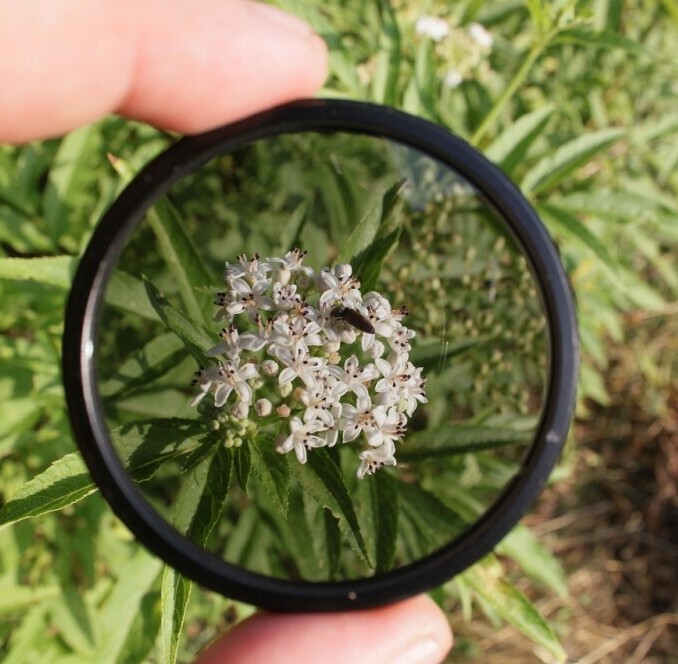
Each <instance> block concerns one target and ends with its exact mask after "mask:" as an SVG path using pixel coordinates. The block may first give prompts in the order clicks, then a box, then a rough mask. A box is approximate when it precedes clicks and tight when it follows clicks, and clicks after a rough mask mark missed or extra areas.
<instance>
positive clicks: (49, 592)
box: [0, 579, 61, 617]
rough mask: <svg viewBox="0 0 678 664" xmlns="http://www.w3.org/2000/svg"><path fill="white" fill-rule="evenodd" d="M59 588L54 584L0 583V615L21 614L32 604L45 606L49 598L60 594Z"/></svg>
mask: <svg viewBox="0 0 678 664" xmlns="http://www.w3.org/2000/svg"><path fill="white" fill-rule="evenodd" d="M60 593H61V588H60V587H59V586H58V585H56V584H54V585H41V586H34V587H33V588H30V587H28V586H25V585H24V586H16V585H11V586H9V584H7V583H5V582H4V579H3V582H2V583H0V617H4V616H12V615H19V614H20V615H23V614H25V613H26V611H27V610H28V609H29V608H30V607H31V606H34V605H38V606H47V603H48V601H49V600H51V599H53V598H56V597H58V596H59V595H60Z"/></svg>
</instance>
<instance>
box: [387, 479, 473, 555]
mask: <svg viewBox="0 0 678 664" xmlns="http://www.w3.org/2000/svg"><path fill="white" fill-rule="evenodd" d="M397 488H398V496H399V503H398V504H399V506H400V509H401V511H402V514H403V516H406V517H407V518H408V519H409V520H410V521H411V522H412V523H414V524H416V526H417V528H418V529H419V530H420V531H421V533H422V534H423V535H424V536H425V537H426V539H427V540H428V541H429V542H430V543H431V544H432V545H434V546H442V545H443V544H446V543H447V542H449V541H450V539H451V538H452V537H456V536H457V535H459V533H461V531H462V530H464V528H466V521H465V520H464V519H462V518H461V516H459V514H457V513H456V512H455V511H453V510H452V509H450V508H449V507H448V506H447V505H446V504H445V503H443V502H442V501H441V500H440V499H439V498H438V497H437V496H435V495H434V494H432V493H430V492H429V491H426V490H425V489H423V488H422V487H420V486H419V485H417V484H407V483H405V482H398V484H397Z"/></svg>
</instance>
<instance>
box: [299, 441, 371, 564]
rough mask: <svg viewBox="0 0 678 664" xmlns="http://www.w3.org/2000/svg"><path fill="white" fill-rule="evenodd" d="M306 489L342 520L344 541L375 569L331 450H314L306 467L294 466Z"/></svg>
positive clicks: (351, 501)
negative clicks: (329, 452) (330, 453)
mask: <svg viewBox="0 0 678 664" xmlns="http://www.w3.org/2000/svg"><path fill="white" fill-rule="evenodd" d="M293 467H294V468H295V470H296V472H297V477H298V478H299V482H300V483H301V486H302V489H303V490H304V491H305V492H307V493H308V494H309V495H310V496H311V497H312V498H313V499H314V500H315V501H316V502H317V503H318V504H319V505H320V506H321V507H327V508H328V509H329V510H330V511H331V512H332V514H333V515H334V516H335V517H336V518H337V519H338V520H339V528H340V530H341V532H342V535H343V536H344V538H345V539H346V540H347V541H348V543H349V544H350V545H351V547H352V548H353V549H354V550H355V551H356V553H358V554H359V555H360V556H361V557H362V559H363V560H364V561H365V562H366V563H367V564H368V565H370V567H372V563H371V562H370V559H369V555H368V553H367V548H366V546H365V541H364V539H363V536H362V533H361V532H360V524H359V523H358V516H357V513H356V509H355V505H354V503H353V499H352V498H351V496H350V494H349V492H348V489H347V488H346V484H345V483H344V478H343V477H342V475H341V470H340V469H339V466H337V464H336V463H335V462H334V460H333V459H332V457H331V456H330V455H329V454H328V452H327V450H325V449H323V448H319V449H316V450H312V452H311V453H310V454H309V455H308V462H307V463H306V464H305V465H302V464H294V466H293Z"/></svg>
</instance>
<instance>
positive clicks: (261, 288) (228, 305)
mask: <svg viewBox="0 0 678 664" xmlns="http://www.w3.org/2000/svg"><path fill="white" fill-rule="evenodd" d="M230 285H231V290H230V292H228V293H226V292H225V291H222V293H217V302H216V304H218V305H219V306H221V308H222V309H225V311H226V313H227V314H230V315H231V316H233V315H236V314H240V313H242V312H243V311H248V312H249V314H250V317H251V318H252V320H255V319H256V316H257V315H258V311H259V309H263V310H265V311H270V310H271V309H273V308H274V306H275V305H274V304H273V299H272V298H270V297H269V296H268V295H264V293H265V292H266V290H267V289H268V287H269V285H270V284H269V282H268V281H257V282H255V283H254V284H249V283H248V282H247V281H245V280H244V279H233V281H231V284H230ZM221 295H224V298H223V301H219V300H220V296H221ZM220 312H221V309H220V310H219V312H217V316H219V314H220ZM216 320H220V318H216Z"/></svg>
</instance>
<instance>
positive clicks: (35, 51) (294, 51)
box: [0, 0, 452, 664]
mask: <svg viewBox="0 0 678 664" xmlns="http://www.w3.org/2000/svg"><path fill="white" fill-rule="evenodd" d="M281 55H283V56H284V57H281ZM326 71H327V54H326V48H325V45H324V43H323V42H322V40H321V39H320V38H319V37H318V36H317V35H315V34H314V33H313V32H312V31H311V29H310V28H309V27H308V26H306V24H304V23H302V22H300V21H298V20H297V19H294V18H292V17H290V16H288V15H287V14H284V13H282V12H280V11H279V10H276V9H274V8H271V7H268V6H264V5H260V4H258V3H255V2H251V1H250V0H172V1H171V2H169V1H168V0H144V2H138V0H54V1H53V2H44V0H22V1H21V2H14V1H12V0H0V90H2V94H1V95H0V142H10V143H22V142H25V141H29V140H34V139H41V138H48V137H53V136H57V135H59V134H62V133H64V132H66V131H69V130H71V129H73V128H75V127H77V126H79V125H81V124H85V123H88V122H92V121H94V120H96V119H97V118H99V117H101V116H103V115H105V114H107V113H120V114H121V115H125V116H127V117H130V118H134V119H137V120H142V121H145V122H149V123H151V124H154V125H156V126H159V127H163V128H166V129H171V130H175V131H178V132H182V133H193V132H198V131H202V130H205V129H209V128H211V127H214V126H216V125H219V124H223V123H226V122H229V121H232V120H235V119H237V118H239V117H243V116H245V115H248V114H249V113H252V112H255V111H258V110H262V109H264V108H267V107H270V106H274V105H276V104H279V103H283V102H285V101H289V100H292V99H295V98H298V97H305V96H309V95H311V94H313V93H314V92H315V91H316V90H317V89H318V87H319V86H320V85H321V84H322V81H323V79H324V77H325V75H326ZM451 644H452V636H451V633H450V629H449V625H448V623H447V620H446V618H445V616H444V614H443V613H442V612H441V611H440V609H438V607H437V606H436V605H435V604H434V603H433V602H432V601H431V600H429V599H428V598H426V597H416V598H413V599H410V600H407V601H405V602H401V603H399V604H395V605H391V606H388V607H384V608H379V609H373V610H370V611H360V612H352V613H325V614H301V615H293V614H288V615H274V614H270V613H260V614H257V615H255V616H253V617H252V618H250V619H248V620H246V621H244V622H243V623H241V624H239V625H237V626H236V627H234V628H233V629H232V630H230V631H229V632H228V633H227V634H226V635H225V636H223V637H222V638H221V639H219V640H218V641H216V642H215V643H214V644H212V646H211V647H209V648H208V649H207V650H206V651H205V652H204V653H202V655H200V656H199V658H198V660H197V662H196V664H217V663H220V662H229V663H230V664H238V663H239V662H246V663H247V664H252V663H253V664H257V663H258V662H266V663H267V664H284V663H285V662H294V663H295V664H313V663H314V662H322V664H334V663H339V662H341V663H342V664H343V663H344V662H357V663H360V662H369V663H370V664H373V663H374V664H378V663H379V662H384V663H388V664H397V663H400V662H411V663H413V664H415V663H416V664H418V663H420V662H421V663H424V662H427V663H434V662H439V661H441V660H442V658H443V657H444V656H445V653H446V652H447V651H448V650H449V648H450V647H451Z"/></svg>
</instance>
